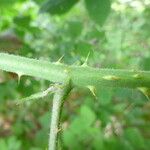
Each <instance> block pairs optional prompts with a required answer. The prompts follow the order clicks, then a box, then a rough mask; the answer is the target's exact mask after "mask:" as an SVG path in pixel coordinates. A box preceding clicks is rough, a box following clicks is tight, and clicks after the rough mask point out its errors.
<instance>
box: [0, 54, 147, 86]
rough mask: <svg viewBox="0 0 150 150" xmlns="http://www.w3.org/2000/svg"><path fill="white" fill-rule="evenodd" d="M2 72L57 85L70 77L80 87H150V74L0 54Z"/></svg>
mask: <svg viewBox="0 0 150 150" xmlns="http://www.w3.org/2000/svg"><path fill="white" fill-rule="evenodd" d="M0 69H2V70H5V71H9V72H15V73H17V74H19V75H29V76H33V77H40V78H42V79H46V80H49V81H51V82H55V83H56V82H57V83H64V82H66V80H67V79H68V77H69V78H70V79H71V81H72V83H73V85H76V86H84V87H85V86H95V87H96V86H99V85H100V86H108V87H127V88H139V87H148V88H150V71H136V70H121V69H97V68H92V67H88V66H68V65H64V64H60V63H51V62H47V61H42V60H36V59H31V58H25V57H20V56H15V55H9V54H5V53H0Z"/></svg>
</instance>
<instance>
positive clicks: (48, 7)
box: [40, 0, 78, 15]
mask: <svg viewBox="0 0 150 150" xmlns="http://www.w3.org/2000/svg"><path fill="white" fill-rule="evenodd" d="M77 2H78V0H48V1H46V2H45V3H43V5H42V7H41V9H40V11H41V12H48V13H50V14H52V15H56V14H58V15H60V14H64V13H66V12H67V11H69V10H70V9H71V8H72V7H73V6H74V4H75V3H77Z"/></svg>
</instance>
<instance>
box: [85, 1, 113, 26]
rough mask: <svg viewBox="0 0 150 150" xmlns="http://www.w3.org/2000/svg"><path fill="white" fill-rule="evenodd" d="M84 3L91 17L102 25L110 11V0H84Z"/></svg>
mask: <svg viewBox="0 0 150 150" xmlns="http://www.w3.org/2000/svg"><path fill="white" fill-rule="evenodd" d="M85 5H86V8H87V11H88V13H89V16H90V17H91V19H93V21H94V22H95V23H97V24H99V25H103V23H104V22H105V20H106V18H107V16H108V14H109V12H110V6H111V3H110V0H85Z"/></svg>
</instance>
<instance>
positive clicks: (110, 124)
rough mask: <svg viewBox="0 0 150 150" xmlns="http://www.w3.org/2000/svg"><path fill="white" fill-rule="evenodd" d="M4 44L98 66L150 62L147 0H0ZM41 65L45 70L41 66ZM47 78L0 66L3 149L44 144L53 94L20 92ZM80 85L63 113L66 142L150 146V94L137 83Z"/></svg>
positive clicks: (105, 147)
mask: <svg viewBox="0 0 150 150" xmlns="http://www.w3.org/2000/svg"><path fill="white" fill-rule="evenodd" d="M0 52H8V53H12V54H16V55H22V56H25V57H32V58H38V59H41V60H42V59H44V60H47V61H51V62H54V61H57V60H58V59H59V58H60V57H61V56H63V55H64V58H63V60H62V62H63V63H66V64H69V65H72V64H74V65H81V64H82V63H83V62H84V61H85V59H86V57H87V55H88V53H89V52H90V56H89V60H88V64H89V65H90V66H92V67H95V68H119V69H134V70H139V69H140V70H150V1H149V0H47V1H45V0H44V1H42V0H0ZM41 73H42V72H41ZM49 85H50V83H49V82H48V81H45V80H41V79H39V78H32V77H25V76H24V77H22V78H21V80H20V83H18V77H17V75H16V74H13V73H6V72H2V71H1V70H0V149H1V150H46V148H47V144H48V136H49V123H50V114H51V113H50V111H51V104H52V103H51V100H52V97H51V96H48V97H46V98H42V99H39V100H37V101H35V102H31V103H27V104H24V105H20V106H17V105H16V103H15V100H16V99H21V98H23V97H27V96H30V95H31V94H33V93H36V92H40V91H43V90H45V89H47V88H48V86H49ZM97 97H98V98H97V99H95V98H94V96H93V95H92V94H91V93H90V92H89V91H88V90H87V89H86V88H85V89H84V88H78V87H77V88H75V89H73V91H72V92H71V94H70V96H69V97H68V100H67V101H66V102H65V104H64V109H63V113H62V130H61V132H62V135H61V143H62V144H61V145H62V150H120V149H122V150H149V149H150V101H149V100H148V99H147V97H146V96H145V95H143V94H142V93H141V92H140V91H138V90H133V89H122V88H108V87H100V88H99V89H97Z"/></svg>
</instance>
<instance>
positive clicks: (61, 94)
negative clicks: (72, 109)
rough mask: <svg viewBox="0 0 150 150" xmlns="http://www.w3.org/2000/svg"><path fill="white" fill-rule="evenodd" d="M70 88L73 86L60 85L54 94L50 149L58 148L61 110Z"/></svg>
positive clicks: (55, 149)
mask: <svg viewBox="0 0 150 150" xmlns="http://www.w3.org/2000/svg"><path fill="white" fill-rule="evenodd" d="M70 90H71V86H70V85H69V84H66V85H63V86H61V87H59V88H58V89H57V90H56V92H55V94H54V98H53V108H52V116H51V124H50V136H49V150H57V146H58V135H59V134H58V133H59V130H60V116H61V111H62V108H63V103H64V100H65V99H66V96H67V95H68V93H69V92H70Z"/></svg>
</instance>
